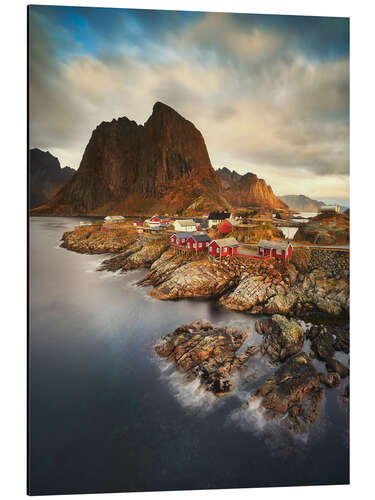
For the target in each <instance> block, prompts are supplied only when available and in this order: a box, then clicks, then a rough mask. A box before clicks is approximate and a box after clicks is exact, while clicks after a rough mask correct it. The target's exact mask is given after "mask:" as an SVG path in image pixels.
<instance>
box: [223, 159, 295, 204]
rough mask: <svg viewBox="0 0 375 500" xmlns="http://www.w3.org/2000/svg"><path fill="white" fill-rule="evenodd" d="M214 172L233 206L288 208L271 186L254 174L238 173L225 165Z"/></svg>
mask: <svg viewBox="0 0 375 500" xmlns="http://www.w3.org/2000/svg"><path fill="white" fill-rule="evenodd" d="M216 173H217V175H218V176H219V178H220V179H221V182H222V184H223V187H224V190H225V194H226V197H227V199H228V201H230V203H231V204H232V205H233V206H237V207H249V206H260V207H267V208H279V209H280V208H283V209H288V205H287V204H286V203H284V202H283V201H281V200H280V199H279V198H278V197H277V196H276V195H275V194H274V192H273V191H272V188H271V186H268V185H267V183H266V182H265V180H264V179H259V178H258V177H257V176H256V175H255V174H252V173H247V174H245V175H240V174H238V173H237V172H235V171H230V170H229V169H228V168H226V167H224V168H220V169H218V170H216Z"/></svg>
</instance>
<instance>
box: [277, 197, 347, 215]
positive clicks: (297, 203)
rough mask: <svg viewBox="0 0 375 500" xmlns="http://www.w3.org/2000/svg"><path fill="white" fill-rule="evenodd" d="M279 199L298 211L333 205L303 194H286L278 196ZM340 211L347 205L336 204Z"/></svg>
mask: <svg viewBox="0 0 375 500" xmlns="http://www.w3.org/2000/svg"><path fill="white" fill-rule="evenodd" d="M280 199H281V200H283V202H284V203H286V204H287V205H288V206H289V208H291V209H292V210H296V211H298V212H320V209H321V207H324V206H326V205H333V204H334V203H324V202H323V201H318V200H313V199H311V198H309V197H308V196H305V195H303V194H288V195H285V196H280ZM338 206H339V207H340V211H341V212H342V213H344V212H345V210H347V209H348V207H347V206H343V205H338Z"/></svg>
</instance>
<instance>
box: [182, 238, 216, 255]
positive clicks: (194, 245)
mask: <svg viewBox="0 0 375 500" xmlns="http://www.w3.org/2000/svg"><path fill="white" fill-rule="evenodd" d="M210 242H211V238H210V237H209V236H208V234H193V235H191V236H190V237H189V238H188V239H187V244H186V246H187V248H188V249H189V250H194V251H195V252H201V251H203V250H206V249H207V248H208V245H209V244H210Z"/></svg>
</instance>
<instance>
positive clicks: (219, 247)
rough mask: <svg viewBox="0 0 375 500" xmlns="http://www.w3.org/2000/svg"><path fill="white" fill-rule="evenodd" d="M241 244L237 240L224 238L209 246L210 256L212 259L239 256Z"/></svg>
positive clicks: (213, 241)
mask: <svg viewBox="0 0 375 500" xmlns="http://www.w3.org/2000/svg"><path fill="white" fill-rule="evenodd" d="M238 247H239V243H238V241H237V240H236V238H222V239H220V240H212V241H211V243H210V244H209V246H208V254H209V255H210V256H212V257H224V256H227V255H238Z"/></svg>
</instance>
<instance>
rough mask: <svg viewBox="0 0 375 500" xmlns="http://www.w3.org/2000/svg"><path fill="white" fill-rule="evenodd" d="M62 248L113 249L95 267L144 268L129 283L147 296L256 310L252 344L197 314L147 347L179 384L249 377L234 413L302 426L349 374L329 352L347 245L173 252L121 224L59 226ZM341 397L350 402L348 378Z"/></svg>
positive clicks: (233, 382)
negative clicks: (269, 252)
mask: <svg viewBox="0 0 375 500" xmlns="http://www.w3.org/2000/svg"><path fill="white" fill-rule="evenodd" d="M61 246H62V247H64V248H67V249H69V250H73V251H76V252H80V253H89V254H93V253H97V254H105V253H107V254H108V253H110V254H114V255H113V256H112V257H110V258H107V259H105V260H104V261H103V262H102V263H101V265H100V266H99V268H98V271H112V272H114V271H120V272H126V271H128V270H130V269H136V268H148V269H149V271H148V273H147V274H146V276H145V277H144V278H143V279H142V280H141V281H139V282H138V283H137V284H138V286H150V287H152V288H151V290H150V292H149V294H150V295H151V296H152V297H154V298H156V299H159V300H176V299H182V298H202V297H204V298H212V299H213V300H215V301H216V302H217V304H218V305H220V306H221V307H223V308H225V309H229V310H236V311H242V312H244V313H247V314H251V315H265V316H266V317H265V318H263V319H259V320H258V321H257V322H256V324H255V329H256V333H257V334H258V335H259V336H260V337H261V339H262V341H261V343H260V345H250V346H248V345H247V343H246V340H247V339H248V332H247V331H246V330H239V329H236V328H230V327H214V326H213V325H211V324H210V323H208V322H206V321H203V320H197V321H195V322H193V323H191V324H189V325H184V326H180V327H179V328H177V329H176V330H175V331H174V332H171V333H169V334H167V335H166V336H164V337H163V338H162V339H160V340H159V341H158V342H157V344H156V345H155V351H156V353H157V354H158V356H160V357H162V358H164V359H166V360H167V361H169V362H170V363H172V364H173V365H174V367H175V369H176V370H177V371H179V372H180V373H181V374H182V375H183V378H184V380H185V381H186V382H190V381H192V380H198V381H199V384H200V386H201V387H202V388H204V389H205V390H207V391H210V392H212V393H213V394H215V395H216V396H220V397H222V396H225V395H226V394H228V393H231V392H233V391H234V390H235V387H236V386H237V385H238V384H239V385H241V387H242V388H244V390H247V389H246V387H247V385H248V384H250V385H251V384H254V383H255V384H256V388H255V390H249V397H248V399H247V401H246V403H245V404H244V407H243V409H242V411H246V409H249V408H250V409H251V411H253V410H254V409H256V411H257V412H259V413H260V414H261V415H262V417H264V418H265V419H266V420H271V421H275V422H279V423H282V425H283V426H286V427H287V428H288V429H289V430H291V431H292V432H297V433H300V432H304V431H305V430H306V426H308V425H311V424H313V423H314V422H315V421H316V420H317V419H318V417H319V412H320V407H321V402H322V399H323V395H324V391H325V390H331V389H333V388H337V387H339V386H341V385H343V380H344V379H347V378H348V376H349V367H348V366H347V365H346V364H345V363H344V362H342V360H341V359H342V358H340V359H338V358H337V356H336V353H338V352H341V353H342V354H343V355H344V357H345V355H348V353H349V326H348V316H349V254H348V252H341V251H332V250H323V249H317V248H311V249H310V248H302V247H301V248H295V249H294V252H293V258H292V259H291V261H290V262H289V263H285V262H283V261H279V260H275V259H270V260H267V261H262V260H255V259H247V258H244V257H224V258H222V259H216V260H215V259H210V258H208V257H207V256H206V255H203V256H200V255H194V254H186V253H185V254H181V253H178V252H176V251H175V250H174V249H171V248H170V246H169V238H168V236H167V235H163V236H162V237H153V236H148V235H144V234H141V235H139V234H137V233H136V232H135V231H134V230H132V229H129V228H121V229H117V230H116V231H112V232H110V233H103V232H101V231H100V229H98V228H97V227H94V226H89V227H83V228H81V227H80V228H76V229H75V230H74V231H70V232H66V233H64V235H63V236H62V244H61ZM303 320H304V321H310V322H311V324H310V326H309V327H306V325H305V323H304V322H303ZM345 359H346V358H345ZM259 360H268V361H267V362H268V364H271V365H273V366H274V367H275V368H274V369H273V370H272V371H271V372H269V373H268V376H267V378H266V379H265V380H264V377H263V378H262V377H261V378H259V376H258V375H257V373H256V370H255V371H253V372H252V371H251V367H252V366H253V365H254V364H255V363H257V361H259ZM316 363H318V365H319V369H317V367H316V366H314V364H315V365H316ZM319 363H320V364H319ZM249 369H250V374H249ZM341 400H342V402H346V403H347V402H348V401H349V384H348V383H347V384H346V387H345V388H344V390H343V391H342V394H341Z"/></svg>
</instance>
